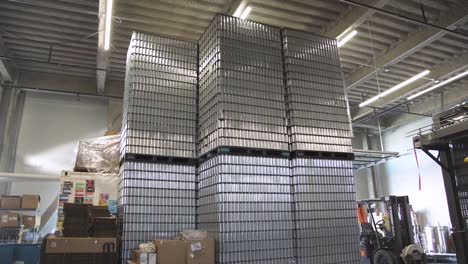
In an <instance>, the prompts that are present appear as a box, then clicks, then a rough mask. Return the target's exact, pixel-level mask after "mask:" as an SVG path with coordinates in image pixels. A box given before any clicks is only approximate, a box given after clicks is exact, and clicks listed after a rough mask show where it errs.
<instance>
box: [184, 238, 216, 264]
mask: <svg viewBox="0 0 468 264" xmlns="http://www.w3.org/2000/svg"><path fill="white" fill-rule="evenodd" d="M186 257H187V262H186V263H187V264H215V241H214V240H211V239H204V240H200V241H192V243H187V254H186Z"/></svg>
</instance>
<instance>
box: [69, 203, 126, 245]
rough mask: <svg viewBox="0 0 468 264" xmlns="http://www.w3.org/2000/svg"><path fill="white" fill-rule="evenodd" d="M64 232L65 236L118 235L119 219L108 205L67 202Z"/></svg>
mask: <svg viewBox="0 0 468 264" xmlns="http://www.w3.org/2000/svg"><path fill="white" fill-rule="evenodd" d="M63 212H64V215H65V218H64V223H63V230H62V233H63V235H64V236H65V237H89V236H91V237H116V236H117V219H116V218H115V217H112V216H111V214H110V213H109V210H108V209H107V207H106V206H92V205H89V204H75V203H65V204H64V208H63Z"/></svg>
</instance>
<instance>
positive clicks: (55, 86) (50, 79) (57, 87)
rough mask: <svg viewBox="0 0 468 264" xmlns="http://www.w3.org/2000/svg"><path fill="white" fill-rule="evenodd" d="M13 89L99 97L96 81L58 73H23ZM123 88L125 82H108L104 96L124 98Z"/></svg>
mask: <svg viewBox="0 0 468 264" xmlns="http://www.w3.org/2000/svg"><path fill="white" fill-rule="evenodd" d="M13 87H17V88H25V89H36V90H43V91H57V92H65V93H73V94H83V95H99V94H97V93H96V91H97V84H96V81H95V80H94V79H92V78H83V77H82V78H80V77H71V76H65V75H60V74H56V73H44V72H33V71H21V72H20V74H19V75H18V81H17V84H16V85H14V86H13ZM123 87H124V82H123V81H114V80H108V81H107V82H106V88H105V89H104V90H105V91H104V93H103V94H102V95H103V96H111V97H122V96H123V90H124V89H123Z"/></svg>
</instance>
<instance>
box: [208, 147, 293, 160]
mask: <svg viewBox="0 0 468 264" xmlns="http://www.w3.org/2000/svg"><path fill="white" fill-rule="evenodd" d="M219 154H228V155H238V156H253V157H269V158H289V157H290V156H291V154H290V152H289V151H284V150H275V149H255V148H245V147H217V148H215V149H213V150H211V151H209V152H207V153H205V154H203V155H201V156H200V158H199V160H200V161H202V162H203V161H205V160H207V159H209V158H211V157H214V156H216V155H219Z"/></svg>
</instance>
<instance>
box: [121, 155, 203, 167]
mask: <svg viewBox="0 0 468 264" xmlns="http://www.w3.org/2000/svg"><path fill="white" fill-rule="evenodd" d="M124 161H136V162H154V163H170V164H178V165H196V164H197V159H193V158H183V157H171V156H159V155H146V154H132V153H127V154H125V155H124V157H122V158H121V160H120V165H122V163H123V162H124Z"/></svg>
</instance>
